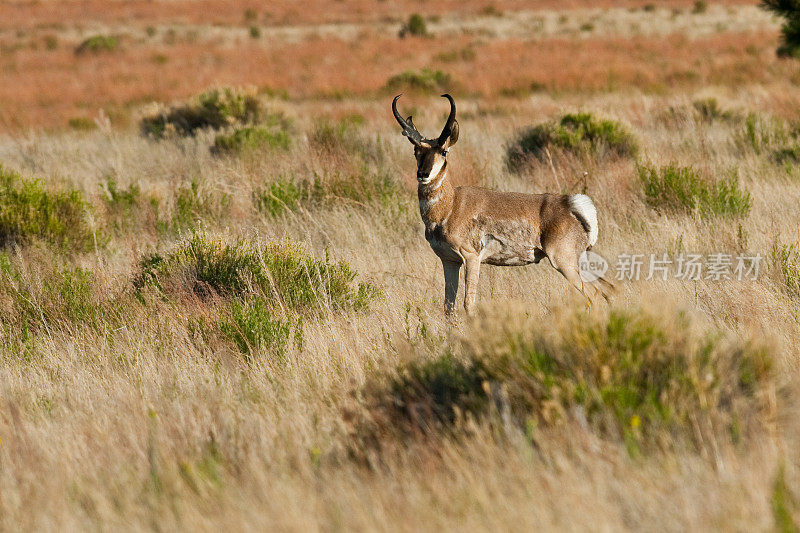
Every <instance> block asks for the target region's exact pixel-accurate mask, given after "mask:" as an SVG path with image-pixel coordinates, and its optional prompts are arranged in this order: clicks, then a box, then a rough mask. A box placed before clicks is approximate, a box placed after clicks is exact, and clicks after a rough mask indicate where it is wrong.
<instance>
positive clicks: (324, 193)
mask: <svg viewBox="0 0 800 533" xmlns="http://www.w3.org/2000/svg"><path fill="white" fill-rule="evenodd" d="M401 198H402V189H401V187H400V185H399V184H398V183H396V182H395V181H394V180H393V179H391V178H390V177H389V176H388V175H386V174H369V173H362V174H356V175H345V174H341V173H339V172H334V173H333V174H330V175H326V176H318V175H314V177H313V178H308V179H304V180H299V181H296V180H293V179H291V178H288V177H283V176H282V177H280V178H278V179H277V180H276V181H273V182H272V183H268V184H265V185H264V186H263V187H261V188H260V189H257V190H256V191H255V192H254V193H253V201H254V203H255V205H256V208H257V209H258V211H259V212H260V213H263V214H265V215H270V216H277V215H280V214H281V213H284V212H286V211H296V210H297V209H299V208H300V207H313V206H318V205H326V204H333V203H354V204H357V205H366V204H372V203H376V202H377V203H380V204H381V205H382V206H385V207H388V206H392V205H399V202H400V199H401Z"/></svg>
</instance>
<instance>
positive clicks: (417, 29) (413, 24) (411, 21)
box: [400, 13, 428, 37]
mask: <svg viewBox="0 0 800 533" xmlns="http://www.w3.org/2000/svg"><path fill="white" fill-rule="evenodd" d="M406 35H416V36H423V37H424V36H426V35H428V26H427V25H426V24H425V19H424V18H422V15H420V14H419V13H413V14H412V15H411V16H410V17H408V22H406V24H405V25H404V26H403V27H402V28H401V29H400V37H405V36H406Z"/></svg>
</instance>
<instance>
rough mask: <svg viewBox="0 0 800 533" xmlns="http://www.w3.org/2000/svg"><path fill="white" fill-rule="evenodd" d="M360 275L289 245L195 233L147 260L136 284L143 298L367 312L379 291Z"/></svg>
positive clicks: (343, 266)
mask: <svg viewBox="0 0 800 533" xmlns="http://www.w3.org/2000/svg"><path fill="white" fill-rule="evenodd" d="M355 276H356V273H355V272H353V271H352V270H351V269H350V267H349V266H348V265H347V263H345V262H343V261H339V262H336V263H334V262H331V261H330V260H329V259H328V258H327V257H326V258H325V259H316V258H314V257H311V256H309V255H306V254H304V253H302V252H301V251H300V250H299V249H298V248H297V247H295V246H292V245H290V244H274V245H269V246H267V247H265V248H259V249H256V248H253V247H251V246H248V245H246V244H244V243H241V242H237V243H232V244H231V243H224V242H221V241H216V240H209V239H207V238H205V237H203V236H202V235H199V234H195V235H194V236H193V237H192V238H191V239H189V240H187V241H185V242H183V243H182V244H180V245H179V246H178V247H176V248H175V249H174V250H172V251H171V252H170V253H168V254H160V253H154V254H150V255H147V256H145V257H144V258H143V259H142V260H141V262H140V273H139V275H138V276H137V277H136V279H135V280H134V286H135V287H136V289H137V291H139V293H140V294H141V291H142V290H143V289H144V288H145V287H148V286H149V287H153V288H155V289H156V290H157V291H159V292H161V293H162V294H165V295H171V296H178V297H180V296H198V297H201V298H208V297H211V296H214V295H216V296H221V297H226V298H234V297H236V298H240V299H247V298H255V297H260V298H265V299H267V300H269V301H270V302H271V303H273V304H277V305H279V306H280V307H281V308H283V309H293V310H296V311H302V312H316V311H319V310H321V309H323V308H330V309H356V310H358V309H363V308H365V307H366V306H367V305H368V304H369V302H370V301H371V300H372V299H373V298H374V297H376V296H377V290H376V289H375V287H374V286H372V285H371V284H369V283H354V279H355Z"/></svg>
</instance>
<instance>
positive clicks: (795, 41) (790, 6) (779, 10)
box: [761, 0, 800, 58]
mask: <svg viewBox="0 0 800 533" xmlns="http://www.w3.org/2000/svg"><path fill="white" fill-rule="evenodd" d="M761 7H763V8H764V9H766V10H768V11H771V12H772V13H775V14H776V15H778V16H780V17H783V18H784V22H783V26H782V27H781V44H780V46H779V47H778V55H779V56H781V57H794V58H800V0H762V2H761Z"/></svg>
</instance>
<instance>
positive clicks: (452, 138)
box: [442, 120, 458, 150]
mask: <svg viewBox="0 0 800 533" xmlns="http://www.w3.org/2000/svg"><path fill="white" fill-rule="evenodd" d="M456 141H458V121H457V120H453V127H452V128H450V135H448V136H447V139H445V141H444V146H442V148H444V149H445V150H447V149H448V148H450V147H451V146H453V145H454V144H455V143H456Z"/></svg>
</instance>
